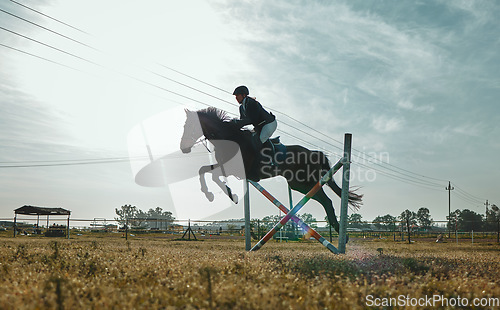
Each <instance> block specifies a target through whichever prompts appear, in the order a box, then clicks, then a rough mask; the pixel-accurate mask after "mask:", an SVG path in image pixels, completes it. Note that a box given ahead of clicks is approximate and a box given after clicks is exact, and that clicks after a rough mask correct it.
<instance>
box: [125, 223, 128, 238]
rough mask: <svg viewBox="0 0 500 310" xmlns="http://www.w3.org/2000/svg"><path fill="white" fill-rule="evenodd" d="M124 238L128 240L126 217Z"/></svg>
mask: <svg viewBox="0 0 500 310" xmlns="http://www.w3.org/2000/svg"><path fill="white" fill-rule="evenodd" d="M125 240H128V218H127V219H125Z"/></svg>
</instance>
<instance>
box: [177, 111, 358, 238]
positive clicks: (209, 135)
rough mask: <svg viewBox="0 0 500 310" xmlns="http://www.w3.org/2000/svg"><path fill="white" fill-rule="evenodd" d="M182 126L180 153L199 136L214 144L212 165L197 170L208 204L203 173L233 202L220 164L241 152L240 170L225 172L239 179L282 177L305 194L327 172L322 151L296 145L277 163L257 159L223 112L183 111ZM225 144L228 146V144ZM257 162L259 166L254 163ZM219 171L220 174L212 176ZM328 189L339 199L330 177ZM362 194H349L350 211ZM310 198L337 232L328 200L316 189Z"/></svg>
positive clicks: (246, 136) (244, 133)
mask: <svg viewBox="0 0 500 310" xmlns="http://www.w3.org/2000/svg"><path fill="white" fill-rule="evenodd" d="M186 117H187V118H186V123H185V125H184V133H183V135H182V139H181V145H180V147H181V150H182V152H183V153H189V152H190V151H191V148H192V147H193V146H194V145H195V144H196V143H199V142H200V138H201V137H203V136H204V137H205V138H206V139H207V140H209V141H210V142H211V143H212V144H213V145H214V152H215V159H216V161H217V163H216V164H214V165H208V166H203V167H201V168H200V170H199V175H200V184H201V190H202V192H203V193H205V195H206V196H207V198H208V199H209V200H210V201H212V200H213V198H214V197H213V194H212V193H210V192H209V191H208V188H207V185H206V182H205V173H207V172H212V179H213V180H214V181H215V183H217V185H218V186H219V187H220V188H221V189H222V190H223V191H224V192H225V193H226V194H227V195H228V196H229V197H230V198H231V199H232V200H233V201H234V202H236V203H237V196H236V195H234V194H232V192H231V189H230V188H229V187H228V186H227V185H226V184H225V183H224V182H223V181H221V180H220V177H221V176H222V177H224V178H226V177H227V176H228V175H227V173H228V172H226V171H225V169H224V164H225V163H227V162H228V161H229V160H231V159H232V158H234V156H235V155H236V154H237V153H238V151H241V154H242V157H243V166H244V167H243V168H242V169H240V172H234V171H231V172H229V173H230V174H231V175H234V176H235V177H237V178H239V179H245V178H247V179H250V180H253V181H259V180H260V179H267V178H272V177H275V176H283V177H285V178H286V179H287V182H288V185H289V186H290V188H291V189H293V190H296V191H299V192H301V193H303V194H306V193H307V192H308V191H309V190H310V189H311V188H312V187H313V186H314V185H315V184H316V183H317V182H318V181H319V180H320V179H321V177H322V176H323V175H324V174H325V173H326V172H328V171H329V170H330V168H331V167H330V163H329V161H328V159H327V157H326V156H325V155H324V153H323V152H320V151H311V150H308V149H306V148H305V147H302V146H300V145H288V146H286V150H287V151H286V157H285V159H282V160H281V161H279V162H273V161H272V160H262V159H269V158H270V157H269V155H261V156H257V154H256V152H255V151H254V150H253V147H252V143H251V141H252V132H251V131H249V130H243V129H240V128H239V127H237V126H236V125H235V124H234V123H232V122H231V119H230V118H229V117H228V116H227V114H226V112H224V111H221V110H218V109H216V108H212V107H210V108H207V109H203V110H199V111H189V110H186ZM228 142H229V143H228ZM269 152H270V149H269V148H267V149H266V147H264V148H263V153H262V154H270V153H269ZM258 159H260V160H261V161H262V163H259V164H257V165H255V164H254V162H255V161H256V160H258ZM215 171H219V172H220V173H214V172H215ZM327 184H328V186H330V188H331V189H332V190H333V191H334V192H335V193H336V194H337V195H338V196H339V197H340V195H341V192H342V190H341V188H340V187H339V186H338V185H337V184H336V183H335V181H334V180H333V178H332V179H331V180H330V181H328V183H327ZM362 197H363V195H358V194H356V193H354V192H352V191H350V192H349V204H350V205H351V206H352V207H354V208H356V209H357V208H359V207H360V206H361V204H362ZM312 199H314V200H316V201H318V202H319V203H321V205H322V206H323V208H324V209H325V212H326V214H327V216H328V221H329V222H330V224H331V225H332V226H333V227H334V228H335V230H336V231H337V232H338V231H339V223H338V221H337V217H336V216H335V210H334V208H333V204H332V201H331V200H330V198H329V197H328V196H327V195H326V194H325V192H324V191H323V189H320V190H319V191H318V192H317V193H316V194H315V195H314V196H313V197H312Z"/></svg>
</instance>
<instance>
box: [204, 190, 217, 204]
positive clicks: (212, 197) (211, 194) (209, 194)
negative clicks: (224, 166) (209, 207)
mask: <svg viewBox="0 0 500 310" xmlns="http://www.w3.org/2000/svg"><path fill="white" fill-rule="evenodd" d="M205 196H206V197H207V199H208V201H210V202H212V201H214V197H215V196H214V194H213V193H210V192H208V193H205Z"/></svg>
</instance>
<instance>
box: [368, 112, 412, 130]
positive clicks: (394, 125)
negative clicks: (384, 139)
mask: <svg viewBox="0 0 500 310" xmlns="http://www.w3.org/2000/svg"><path fill="white" fill-rule="evenodd" d="M403 124H404V120H403V119H401V118H398V117H388V116H384V115H380V116H376V117H374V118H373V119H372V121H371V126H372V127H373V129H375V130H376V131H378V132H380V133H390V132H394V131H398V130H400V129H401V127H402V125H403Z"/></svg>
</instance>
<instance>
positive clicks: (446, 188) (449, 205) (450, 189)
mask: <svg viewBox="0 0 500 310" xmlns="http://www.w3.org/2000/svg"><path fill="white" fill-rule="evenodd" d="M444 189H445V190H447V191H448V238H451V222H450V221H451V191H452V190H454V189H455V188H454V187H451V182H450V181H448V187H445V188H444Z"/></svg>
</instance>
